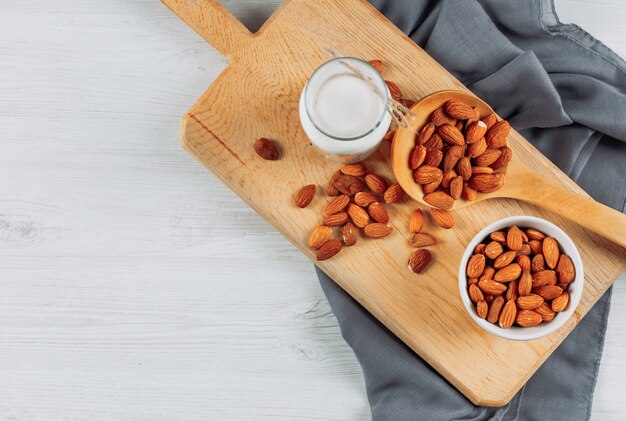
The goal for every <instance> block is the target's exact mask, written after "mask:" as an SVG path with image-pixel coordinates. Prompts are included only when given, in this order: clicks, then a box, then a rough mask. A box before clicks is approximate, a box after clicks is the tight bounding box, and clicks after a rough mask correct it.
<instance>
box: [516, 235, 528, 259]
mask: <svg viewBox="0 0 626 421" xmlns="http://www.w3.org/2000/svg"><path fill="white" fill-rule="evenodd" d="M522 234H523V232H522ZM517 255H518V256H528V255H530V246H529V245H528V244H522V247H521V248H520V249H519V250H517Z"/></svg>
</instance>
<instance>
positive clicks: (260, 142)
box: [254, 137, 280, 161]
mask: <svg viewBox="0 0 626 421" xmlns="http://www.w3.org/2000/svg"><path fill="white" fill-rule="evenodd" d="M254 151H255V152H256V153H257V155H259V156H260V157H261V158H263V159H265V160H267V161H276V160H277V159H278V157H279V156H280V152H279V151H278V147H277V146H276V143H274V142H273V141H271V140H269V139H266V138H264V137H261V138H259V139H257V140H256V142H254Z"/></svg>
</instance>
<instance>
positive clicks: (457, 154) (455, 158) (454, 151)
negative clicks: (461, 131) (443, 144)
mask: <svg viewBox="0 0 626 421" xmlns="http://www.w3.org/2000/svg"><path fill="white" fill-rule="evenodd" d="M463 153H464V152H463V147H462V146H458V145H457V146H452V147H451V148H450V149H448V152H447V153H446V156H445V158H444V159H443V170H444V171H449V170H451V169H452V168H454V166H455V165H456V163H457V162H459V159H461V158H462V157H463Z"/></svg>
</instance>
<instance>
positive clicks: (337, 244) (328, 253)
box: [317, 238, 341, 260]
mask: <svg viewBox="0 0 626 421" xmlns="http://www.w3.org/2000/svg"><path fill="white" fill-rule="evenodd" d="M340 250H341V241H339V240H338V239H336V238H333V239H332V240H328V241H326V242H325V243H324V244H323V245H322V246H321V247H320V249H319V250H318V251H317V260H326V259H330V258H331V257H333V256H334V255H336V254H337V253H339V251H340Z"/></svg>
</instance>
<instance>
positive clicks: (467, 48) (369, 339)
mask: <svg viewBox="0 0 626 421" xmlns="http://www.w3.org/2000/svg"><path fill="white" fill-rule="evenodd" d="M371 2H372V4H373V5H374V6H375V7H377V8H378V9H379V10H380V11H381V12H382V13H384V14H385V15H386V16H387V17H388V18H389V19H390V20H391V21H393V22H394V23H395V24H396V25H397V26H398V27H399V28H400V29H402V30H403V31H404V32H405V33H407V34H408V35H409V36H410V37H411V38H412V39H413V40H414V41H415V42H416V43H418V44H419V45H421V46H422V47H424V48H425V49H426V51H428V52H429V53H430V54H431V55H432V56H433V57H434V58H435V59H437V60H438V61H439V62H440V63H441V64H442V65H443V66H444V67H446V68H447V69H448V70H449V71H450V72H452V73H453V74H454V75H455V76H456V77H457V78H458V79H459V80H461V81H462V82H463V83H464V84H465V85H467V86H468V87H469V88H470V89H471V90H472V91H473V92H474V93H475V94H477V95H478V96H479V97H481V98H483V99H484V100H485V101H487V102H488V103H489V104H490V105H491V106H492V107H493V108H494V109H495V110H496V112H498V114H500V115H501V116H502V117H504V118H506V119H508V120H509V121H510V122H511V123H512V125H513V126H514V127H515V128H516V129H517V130H519V131H520V132H521V133H522V134H523V135H524V136H525V137H526V138H527V139H528V140H530V141H531V142H532V143H533V144H534V145H535V146H536V147H537V148H538V149H539V150H541V151H542V152H543V153H544V154H545V155H546V156H547V157H549V158H550V159H551V160H552V161H553V162H554V163H555V164H556V165H558V166H559V167H560V168H561V169H562V170H563V171H564V172H566V173H567V174H568V175H569V176H570V177H571V178H572V179H573V180H575V181H576V182H577V183H578V184H579V185H580V186H581V187H583V188H584V189H585V190H586V191H587V192H589V193H590V194H591V195H592V196H593V197H594V198H595V199H596V200H599V201H601V202H603V203H605V204H607V205H609V206H612V207H614V208H616V209H618V210H620V211H624V207H625V205H626V118H624V116H626V63H624V61H623V60H622V59H621V58H619V57H618V56H616V55H615V54H614V53H612V52H611V51H610V50H609V49H608V48H606V47H605V46H604V45H602V44H601V43H600V42H598V41H596V40H595V39H593V38H592V37H591V36H590V35H588V34H587V33H586V32H584V31H583V30H581V29H580V28H578V27H576V26H574V25H563V24H561V23H560V22H559V21H558V18H557V16H556V13H555V12H554V8H553V5H552V2H551V1H549V0H526V1H519V0H485V1H479V2H477V1H470V0H446V1H425V0H415V1H410V0H371ZM607 186H609V187H610V188H607ZM317 272H318V276H319V279H320V283H321V285H322V288H323V289H324V292H325V293H326V295H327V297H328V301H329V303H330V305H331V307H332V309H333V311H334V313H335V315H336V316H337V320H338V321H339V325H340V327H341V331H342V334H343V336H344V338H345V340H346V341H347V342H348V344H349V345H350V346H351V347H352V349H353V350H354V353H355V354H356V357H357V359H358V361H359V363H360V364H361V366H362V368H363V372H364V374H365V382H366V388H367V394H368V399H369V402H370V405H371V408H372V416H373V419H374V420H430V421H436V420H485V419H493V420H515V419H518V420H535V419H537V420H539V419H549V420H567V421H571V420H584V419H588V418H589V416H590V413H591V403H592V394H593V389H594V386H595V381H596V376H597V372H598V367H599V362H600V357H601V354H602V346H603V344H604V333H605V331H606V322H607V316H608V312H609V304H610V293H611V291H610V290H609V291H608V292H607V293H606V294H605V295H604V296H603V297H602V298H601V299H600V301H599V302H598V303H597V304H596V305H595V306H594V307H593V309H592V310H591V311H590V312H589V313H588V314H587V316H586V317H585V318H584V319H583V321H582V322H581V323H580V324H579V325H578V326H577V327H576V328H575V329H574V331H573V332H572V333H571V334H570V335H569V336H568V338H567V339H566V340H565V341H564V342H563V343H562V344H561V346H560V347H559V348H558V349H557V350H556V351H555V352H554V354H553V355H552V356H551V357H550V358H549V359H548V360H547V361H546V363H545V364H543V366H542V367H541V368H540V369H539V370H538V371H537V373H536V374H535V375H534V376H533V377H532V378H531V379H530V381H529V382H528V383H527V384H526V385H525V386H524V388H523V389H522V390H521V391H520V392H519V393H518V394H517V395H516V396H515V397H514V399H513V400H512V401H511V402H510V403H509V404H507V405H506V406H504V407H502V408H485V407H476V406H474V405H473V404H472V403H471V402H469V401H468V400H467V399H466V398H465V397H464V396H463V395H462V394H460V393H459V392H458V391H457V390H456V389H455V388H454V387H453V386H451V385H450V384H448V383H447V382H446V381H445V380H444V379H443V378H442V377H440V376H439V375H438V374H437V373H436V372H435V371H434V370H432V369H431V368H430V367H429V366H428V365H427V364H426V363H425V362H424V361H423V360H422V359H420V358H419V356H417V355H416V354H415V353H413V351H411V350H410V349H409V348H408V347H406V346H405V345H404V344H403V343H402V342H400V341H399V340H398V339H397V338H396V337H395V336H394V335H393V334H392V333H391V332H389V331H388V330H387V329H386V328H385V327H384V326H382V325H381V324H380V323H379V322H378V321H377V320H375V319H374V318H373V317H372V316H371V315H370V314H369V313H368V312H367V311H365V310H364V309H363V308H362V307H361V306H360V305H359V304H358V303H356V302H355V301H354V300H353V299H352V298H351V297H350V296H348V295H347V294H346V293H345V292H344V291H343V290H342V289H341V288H339V287H338V286H337V285H336V284H335V283H334V282H333V281H332V280H331V279H330V278H328V277H327V276H326V275H325V274H324V273H323V272H322V271H320V270H319V269H318V271H317ZM580 349H585V352H584V353H581V352H579V350H580ZM563 379H567V381H566V382H564V381H563Z"/></svg>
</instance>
